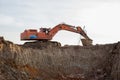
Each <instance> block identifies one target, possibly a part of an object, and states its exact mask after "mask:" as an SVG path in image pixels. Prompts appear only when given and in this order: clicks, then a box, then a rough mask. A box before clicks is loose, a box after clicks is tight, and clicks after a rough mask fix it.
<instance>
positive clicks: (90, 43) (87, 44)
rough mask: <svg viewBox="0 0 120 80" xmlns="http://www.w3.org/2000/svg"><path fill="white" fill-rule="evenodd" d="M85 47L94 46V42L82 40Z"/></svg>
mask: <svg viewBox="0 0 120 80" xmlns="http://www.w3.org/2000/svg"><path fill="white" fill-rule="evenodd" d="M81 41H82V44H83V46H92V40H90V39H81Z"/></svg>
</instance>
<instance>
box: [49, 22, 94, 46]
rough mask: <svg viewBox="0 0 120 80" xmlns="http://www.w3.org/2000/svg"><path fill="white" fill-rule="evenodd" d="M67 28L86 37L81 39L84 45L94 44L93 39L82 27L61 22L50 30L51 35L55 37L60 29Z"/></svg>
mask: <svg viewBox="0 0 120 80" xmlns="http://www.w3.org/2000/svg"><path fill="white" fill-rule="evenodd" d="M60 30H66V31H71V32H75V33H78V34H81V35H82V36H83V37H84V38H85V39H81V41H82V44H83V45H84V46H88V45H92V40H91V39H90V38H89V37H88V36H87V34H86V33H85V32H84V30H83V29H82V28H81V27H79V26H78V27H75V26H71V25H68V24H59V25H57V26H55V27H54V28H53V29H51V30H50V32H49V35H50V36H51V37H53V36H54V35H55V34H56V33H57V32H58V31H60Z"/></svg>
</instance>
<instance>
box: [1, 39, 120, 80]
mask: <svg viewBox="0 0 120 80" xmlns="http://www.w3.org/2000/svg"><path fill="white" fill-rule="evenodd" d="M36 45H37V44H36ZM31 46H32V47H31ZM31 46H30V47H29V46H27V47H25V46H24V45H20V46H19V45H17V44H13V43H12V42H10V41H4V42H1V43H0V80H120V43H119V42H118V43H114V44H106V45H94V46H85V47H83V46H67V47H66V46H65V47H60V46H59V47H42V46H41V47H40V48H39V47H37V48H34V46H33V45H31ZM37 46H39V45H37Z"/></svg>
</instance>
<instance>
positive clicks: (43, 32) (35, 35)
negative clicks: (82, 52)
mask: <svg viewBox="0 0 120 80" xmlns="http://www.w3.org/2000/svg"><path fill="white" fill-rule="evenodd" d="M60 30H66V31H71V32H75V33H78V34H80V35H82V36H83V37H84V38H85V39H82V44H83V46H88V45H92V40H91V39H90V38H89V37H88V36H87V34H86V33H85V32H84V30H82V28H81V27H79V26H78V27H75V26H71V25H68V24H58V25H57V26H55V27H54V28H52V29H50V28H40V31H39V32H38V31H37V30H35V29H29V30H25V31H24V32H23V33H21V40H39V41H49V40H51V39H52V38H53V37H54V36H55V34H56V33H57V32H58V31H60Z"/></svg>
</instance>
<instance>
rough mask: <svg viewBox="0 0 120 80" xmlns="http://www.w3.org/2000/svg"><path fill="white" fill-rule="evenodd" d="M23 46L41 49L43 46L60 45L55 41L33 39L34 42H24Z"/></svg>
mask: <svg viewBox="0 0 120 80" xmlns="http://www.w3.org/2000/svg"><path fill="white" fill-rule="evenodd" d="M23 46H24V47H27V48H28V47H29V48H34V49H35V48H38V49H43V48H48V47H61V43H59V42H56V41H34V42H26V43H24V45H23Z"/></svg>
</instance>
